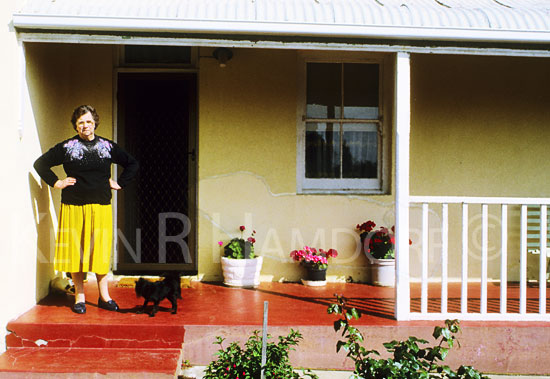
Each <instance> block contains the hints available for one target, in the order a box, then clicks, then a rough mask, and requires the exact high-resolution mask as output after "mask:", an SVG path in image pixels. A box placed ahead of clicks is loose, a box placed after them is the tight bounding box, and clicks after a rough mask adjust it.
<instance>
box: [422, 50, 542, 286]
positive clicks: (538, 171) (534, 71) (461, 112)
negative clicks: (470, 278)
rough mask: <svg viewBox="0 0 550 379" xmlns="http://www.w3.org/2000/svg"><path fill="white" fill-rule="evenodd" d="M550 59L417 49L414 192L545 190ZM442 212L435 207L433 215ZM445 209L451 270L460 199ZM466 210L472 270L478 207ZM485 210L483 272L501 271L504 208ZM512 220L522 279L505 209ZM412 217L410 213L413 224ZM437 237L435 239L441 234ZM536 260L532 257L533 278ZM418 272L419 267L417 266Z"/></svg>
mask: <svg viewBox="0 0 550 379" xmlns="http://www.w3.org/2000/svg"><path fill="white" fill-rule="evenodd" d="M549 63H550V62H549V60H548V59H543V58H514V57H477V56H438V55H413V56H412V86H413V91H412V99H413V100H412V110H413V111H412V127H411V194H413V195H464V196H510V197H515V196H517V197H529V196H532V197H550V170H549V163H548V162H550V149H549V148H548V141H550V107H549V104H550V91H548V88H550V70H549ZM439 212H440V211H439V210H433V211H432V214H433V222H434V223H437V222H438V221H437V220H438V215H437V214H436V213H439ZM450 212H451V214H450V217H451V218H450V222H451V224H450V230H451V232H452V233H451V236H450V239H451V240H450V244H451V245H450V261H449V267H450V272H449V273H450V275H453V276H455V277H456V276H459V275H460V272H459V268H460V262H461V261H460V245H459V241H460V223H459V222H460V217H461V216H460V210H459V209H458V207H456V208H451V209H450ZM470 212H471V218H472V219H473V220H472V221H471V225H470V229H471V230H472V231H474V236H473V238H472V241H470V248H471V249H472V252H471V253H470V264H469V271H470V274H471V275H474V276H475V275H476V274H477V273H479V268H480V260H479V256H480V253H479V245H480V227H479V223H480V221H479V220H480V216H479V208H477V209H476V208H475V207H472V209H471V210H470ZM489 212H490V224H489V228H490V231H491V232H490V239H489V257H490V258H491V259H490V262H489V276H490V278H494V279H498V278H499V277H500V274H499V272H500V270H499V265H500V263H499V262H500V253H499V251H500V208H498V207H490V208H489ZM413 214H416V216H418V215H419V212H418V211H417V210H416V211H414V210H413ZM414 220H416V221H414ZM508 224H509V242H508V244H509V258H508V263H509V265H510V269H509V271H508V276H509V278H510V280H518V279H519V268H518V267H519V254H518V251H519V230H518V227H517V226H518V225H519V209H518V208H511V209H510V210H509V221H508ZM418 225H420V221H419V218H418V217H416V219H413V222H412V224H411V227H412V229H413V233H414V231H415V230H418ZM416 235H417V236H418V234H416ZM433 238H434V241H435V243H436V244H437V243H439V241H440V238H439V235H437V234H435V235H433ZM417 240H418V238H417ZM413 254H414V255H413V256H412V257H411V264H414V262H415V261H416V262H418V261H419V259H418V258H419V249H417V250H416V251H415V252H413ZM431 254H432V255H431V259H430V272H432V273H434V274H436V275H438V274H439V273H440V268H439V267H438V265H439V257H438V255H436V254H434V252H431ZM537 260H538V257H534V256H530V257H529V268H528V272H529V276H530V277H533V278H534V277H535V275H537V272H538V261H537ZM414 272H415V273H416V274H417V275H418V273H419V268H418V266H417V268H416V269H415V270H414Z"/></svg>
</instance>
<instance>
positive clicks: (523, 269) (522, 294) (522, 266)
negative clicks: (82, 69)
mask: <svg viewBox="0 0 550 379" xmlns="http://www.w3.org/2000/svg"><path fill="white" fill-rule="evenodd" d="M520 238H521V242H520V258H519V313H521V314H523V313H527V205H522V206H521V233H520Z"/></svg>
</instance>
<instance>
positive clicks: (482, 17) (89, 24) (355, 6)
mask: <svg viewBox="0 0 550 379" xmlns="http://www.w3.org/2000/svg"><path fill="white" fill-rule="evenodd" d="M13 24H14V27H15V28H16V29H17V30H18V31H25V32H29V31H30V32H33V33H38V32H39V31H40V32H52V31H53V32H57V33H59V32H72V33H74V32H75V31H96V32H101V33H109V32H110V33H113V32H114V33H132V32H133V33H135V32H137V33H139V32H141V33H202V34H209V35H210V34H214V35H218V36H220V35H224V36H226V37H227V36H239V35H241V36H242V35H246V36H271V38H273V37H275V38H285V37H319V38H326V37H332V38H371V39H381V40H412V41H418V40H430V41H458V42H498V43H534V44H548V43H550V1H549V0H498V1H497V0H93V1H91V0H28V1H27V2H26V4H25V5H24V6H23V7H22V8H21V9H20V10H19V11H17V12H16V13H15V14H14V15H13Z"/></svg>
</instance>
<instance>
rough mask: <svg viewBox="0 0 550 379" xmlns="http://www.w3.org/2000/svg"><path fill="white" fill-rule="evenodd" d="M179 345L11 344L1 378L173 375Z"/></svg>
mask: <svg viewBox="0 0 550 379" xmlns="http://www.w3.org/2000/svg"><path fill="white" fill-rule="evenodd" d="M180 367H181V349H123V348H118V349H114V348H109V349H105V348H59V347H49V348H38V347H23V348H10V349H8V350H7V351H6V352H5V353H4V354H2V355H0V377H2V378H29V377H30V378H33V377H37V378H38V377H39V378H49V377H51V378H78V377H79V376H81V377H90V376H98V377H101V378H104V377H107V378H108V377H113V378H115V377H116V378H135V377H139V378H151V379H152V378H174V377H175V376H176V375H177V373H178V372H179V369H180Z"/></svg>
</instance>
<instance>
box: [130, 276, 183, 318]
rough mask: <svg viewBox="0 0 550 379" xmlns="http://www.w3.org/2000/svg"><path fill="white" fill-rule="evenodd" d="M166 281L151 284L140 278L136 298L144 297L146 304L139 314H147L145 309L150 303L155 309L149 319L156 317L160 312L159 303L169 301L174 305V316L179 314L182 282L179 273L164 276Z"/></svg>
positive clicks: (137, 283) (172, 310)
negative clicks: (178, 301) (178, 300)
mask: <svg viewBox="0 0 550 379" xmlns="http://www.w3.org/2000/svg"><path fill="white" fill-rule="evenodd" d="M163 276H164V279H163V280H161V281H158V282H150V281H149V280H147V279H144V278H139V280H138V281H137V282H136V296H137V297H143V298H144V299H145V302H144V303H143V306H142V307H141V308H140V309H139V310H138V311H137V313H143V312H145V307H146V306H147V303H149V302H150V301H151V302H152V303H153V309H152V310H151V313H149V317H155V313H157V312H158V305H159V303H160V302H161V301H162V300H164V299H168V300H169V301H170V303H172V309H170V311H171V313H172V314H176V313H177V312H178V303H177V299H181V282H180V275H179V273H177V272H171V273H168V274H165V275H163Z"/></svg>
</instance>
